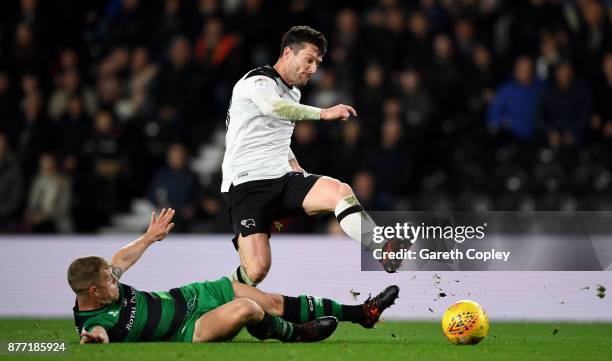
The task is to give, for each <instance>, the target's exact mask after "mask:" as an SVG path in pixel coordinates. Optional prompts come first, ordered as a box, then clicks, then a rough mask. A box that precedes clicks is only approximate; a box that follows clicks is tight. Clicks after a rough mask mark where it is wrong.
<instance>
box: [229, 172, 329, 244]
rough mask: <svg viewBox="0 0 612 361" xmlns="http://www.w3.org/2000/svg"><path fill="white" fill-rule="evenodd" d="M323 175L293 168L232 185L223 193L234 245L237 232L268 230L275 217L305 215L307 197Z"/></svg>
mask: <svg viewBox="0 0 612 361" xmlns="http://www.w3.org/2000/svg"><path fill="white" fill-rule="evenodd" d="M319 178H320V176H318V175H315V174H309V175H307V176H304V174H303V173H299V172H290V173H287V174H285V175H284V176H282V177H280V178H276V179H264V180H257V181H251V182H246V183H242V184H239V185H237V186H234V185H232V186H231V187H230V189H229V192H226V193H221V195H222V196H223V199H224V200H225V205H226V207H227V211H228V212H229V216H230V221H231V222H232V228H233V229H234V235H235V237H234V239H233V240H232V242H233V243H234V247H236V249H238V235H240V234H241V235H242V236H243V237H246V236H250V235H251V234H255V233H266V234H267V235H268V237H269V236H270V228H271V227H272V222H274V221H275V220H279V219H283V218H287V217H293V216H303V215H306V213H305V212H304V209H303V208H302V203H303V202H304V198H306V195H307V194H308V192H309V191H310V189H311V188H312V186H314V184H315V183H316V181H317V180H318V179H319Z"/></svg>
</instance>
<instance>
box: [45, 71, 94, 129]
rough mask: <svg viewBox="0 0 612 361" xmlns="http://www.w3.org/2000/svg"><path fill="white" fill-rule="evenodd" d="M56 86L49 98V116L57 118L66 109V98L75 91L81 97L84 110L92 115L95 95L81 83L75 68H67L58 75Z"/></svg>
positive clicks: (74, 93)
mask: <svg viewBox="0 0 612 361" xmlns="http://www.w3.org/2000/svg"><path fill="white" fill-rule="evenodd" d="M57 85H58V86H57V88H56V89H55V90H54V91H53V93H52V94H51V97H50V98H49V105H48V109H49V118H51V119H53V120H58V119H59V118H60V117H61V116H62V115H63V114H64V113H65V111H66V107H67V104H68V99H69V98H70V97H72V96H74V95H77V93H79V94H80V96H81V97H82V99H83V102H84V104H83V105H84V111H85V112H87V114H88V115H89V116H92V115H93V114H94V112H95V111H96V96H95V94H94V92H93V90H91V89H90V88H89V87H85V86H83V85H82V84H81V77H80V75H79V73H78V72H77V70H76V69H68V70H66V71H64V73H63V74H62V75H60V76H59V77H58V84H57Z"/></svg>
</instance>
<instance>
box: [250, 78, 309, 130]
mask: <svg viewBox="0 0 612 361" xmlns="http://www.w3.org/2000/svg"><path fill="white" fill-rule="evenodd" d="M244 82H245V83H244V90H245V94H246V97H247V98H248V99H250V100H251V101H252V102H253V103H254V104H255V105H256V106H257V107H258V108H259V109H260V110H261V112H262V113H263V114H264V115H266V116H269V117H275V118H279V119H283V120H290V121H302V120H319V119H320V118H321V108H317V107H311V106H308V105H304V104H300V103H295V102H292V101H289V100H286V99H283V98H281V97H280V96H279V95H278V93H277V92H276V82H275V81H274V80H273V79H270V78H268V77H267V76H263V75H261V76H253V77H250V78H247V79H245V81H244Z"/></svg>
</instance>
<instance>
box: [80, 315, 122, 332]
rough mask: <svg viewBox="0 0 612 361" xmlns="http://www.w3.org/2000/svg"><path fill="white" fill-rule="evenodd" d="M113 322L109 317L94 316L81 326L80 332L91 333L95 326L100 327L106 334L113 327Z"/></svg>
mask: <svg viewBox="0 0 612 361" xmlns="http://www.w3.org/2000/svg"><path fill="white" fill-rule="evenodd" d="M114 324H115V322H113V320H111V319H110V317H103V316H96V317H92V318H90V319H89V320H87V321H85V323H84V324H83V328H82V329H81V330H85V331H87V332H91V330H93V329H94V327H96V326H101V327H102V328H104V329H105V330H106V332H108V330H109V329H111V328H112V327H113V326H114Z"/></svg>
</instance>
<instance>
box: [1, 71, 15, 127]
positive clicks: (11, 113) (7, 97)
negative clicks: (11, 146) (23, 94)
mask: <svg viewBox="0 0 612 361" xmlns="http://www.w3.org/2000/svg"><path fill="white" fill-rule="evenodd" d="M0 114H2V121H0V131H1V132H4V133H5V135H6V136H8V137H9V138H11V139H15V138H17V136H18V134H19V129H20V126H19V124H18V122H19V96H18V94H17V92H15V89H13V87H12V84H11V78H10V77H9V74H8V73H7V72H5V71H3V70H0Z"/></svg>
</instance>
